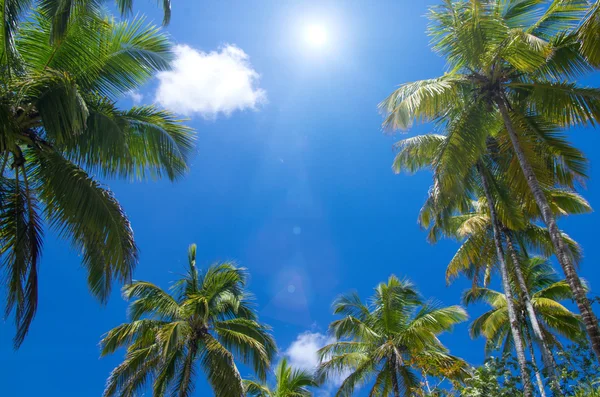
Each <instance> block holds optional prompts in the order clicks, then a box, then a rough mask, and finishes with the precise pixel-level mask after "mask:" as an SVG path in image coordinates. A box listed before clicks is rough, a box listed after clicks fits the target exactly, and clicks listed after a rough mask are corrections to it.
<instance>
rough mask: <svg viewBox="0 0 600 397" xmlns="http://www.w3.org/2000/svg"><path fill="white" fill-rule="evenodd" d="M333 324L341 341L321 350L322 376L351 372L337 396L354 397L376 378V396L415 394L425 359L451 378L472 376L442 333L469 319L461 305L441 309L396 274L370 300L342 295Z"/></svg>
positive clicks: (320, 374) (373, 388) (323, 377)
mask: <svg viewBox="0 0 600 397" xmlns="http://www.w3.org/2000/svg"><path fill="white" fill-rule="evenodd" d="M334 313H335V314H340V315H342V316H343V318H342V319H340V320H336V321H334V322H332V323H331V325H330V327H329V328H330V331H331V332H332V334H333V335H334V336H335V338H336V339H337V340H336V341H335V342H333V343H331V344H329V345H327V346H325V347H323V348H322V349H321V350H320V351H319V355H320V357H321V365H320V366H319V369H318V376H319V377H322V379H323V380H326V379H327V378H328V377H331V376H339V374H342V373H345V372H346V371H348V372H349V375H348V376H347V377H346V378H345V380H344V381H343V382H342V384H341V386H340V388H339V390H338V392H337V393H336V396H350V395H352V393H353V391H354V390H355V388H356V387H357V386H359V385H362V384H365V383H366V382H368V381H369V380H371V379H373V378H374V379H375V381H374V384H373V387H372V389H371V391H370V395H371V396H382V397H383V396H388V395H390V394H392V393H393V394H394V396H396V397H398V396H400V395H401V394H402V395H405V396H409V395H412V393H413V392H414V391H416V390H417V388H418V387H419V379H418V377H417V375H416V374H415V372H414V371H415V370H420V369H422V368H420V365H419V363H421V362H427V363H428V366H429V365H431V363H435V364H436V366H437V368H438V370H439V371H444V372H446V374H447V376H448V377H451V378H458V377H461V376H462V375H464V374H466V371H467V368H466V363H465V362H464V361H462V360H460V359H458V358H456V357H453V356H451V355H450V354H448V350H447V349H446V347H444V345H442V343H441V342H440V340H439V339H438V335H439V334H441V333H443V332H445V331H449V330H451V329H452V327H453V326H454V325H455V324H458V323H460V322H462V321H465V320H466V319H467V313H466V312H465V310H464V309H463V308H462V307H460V306H449V307H440V306H439V305H438V304H436V303H434V302H423V301H422V299H421V297H420V296H419V293H418V292H417V290H416V289H415V287H414V286H413V284H412V283H411V282H409V281H407V280H399V279H398V278H397V277H396V276H393V275H392V276H390V277H389V279H388V281H387V283H381V284H379V285H378V286H377V287H376V288H375V294H374V295H373V296H372V297H371V298H370V300H369V303H367V304H365V303H363V302H362V301H361V300H360V297H359V296H358V294H356V293H351V294H347V295H343V296H341V297H339V298H338V299H337V300H336V301H335V303H334Z"/></svg>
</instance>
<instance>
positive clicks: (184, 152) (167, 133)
mask: <svg viewBox="0 0 600 397" xmlns="http://www.w3.org/2000/svg"><path fill="white" fill-rule="evenodd" d="M7 4H10V5H13V6H15V7H16V6H18V5H19V4H20V3H19V2H14V3H11V2H8V3H7ZM21 5H22V4H21ZM7 10H8V9H3V11H7ZM25 11H27V10H25ZM15 12H16V11H15ZM5 28H6V26H5ZM51 31H52V25H51V22H50V20H49V18H48V15H47V11H45V10H44V9H39V10H37V11H34V12H32V13H30V14H28V18H27V20H26V21H24V22H22V23H20V25H19V26H18V29H16V28H15V30H14V31H12V33H11V34H12V35H13V36H11V37H12V39H11V40H12V44H13V47H12V52H11V55H10V57H11V58H10V59H7V58H4V59H3V61H2V63H1V65H2V67H1V68H0V74H1V75H2V83H0V247H1V248H0V259H1V261H2V271H3V272H4V276H5V278H6V280H8V282H7V288H8V294H7V296H8V299H7V304H6V313H7V314H10V313H11V312H14V315H15V320H16V326H17V334H16V336H15V346H16V347H18V346H19V345H20V344H21V343H22V342H23V339H24V338H25V335H26V334H27V331H28V329H29V326H30V324H31V321H32V320H33V317H34V315H35V312H36V308H37V282H38V280H37V278H38V275H37V268H38V265H39V258H40V255H41V251H42V245H43V235H42V230H43V229H44V222H47V225H48V226H49V227H50V228H51V229H53V230H54V231H55V232H57V233H58V235H60V236H61V237H62V238H64V239H66V240H68V241H69V242H70V243H71V244H72V246H73V248H75V249H76V250H78V251H80V252H81V253H82V255H81V257H82V262H83V266H84V267H85V268H86V270H87V273H88V284H89V288H90V291H91V292H92V294H93V295H94V296H96V297H97V298H98V299H99V300H100V301H102V302H105V301H106V300H107V299H108V296H109V294H110V291H111V285H112V282H113V281H115V280H116V281H119V282H129V281H130V280H131V275H132V272H133V269H134V266H135V264H136V262H137V247H136V245H135V242H134V240H133V232H132V230H131V226H130V224H129V221H128V219H127V217H126V216H125V212H124V211H123V209H122V208H121V206H120V205H119V203H118V202H117V200H116V199H115V197H114V196H113V194H112V193H111V192H110V190H108V189H107V188H105V187H103V186H102V185H101V184H100V183H98V182H97V181H96V180H94V179H93V178H92V177H91V176H90V174H89V173H93V174H96V175H100V176H103V177H125V178H130V179H132V178H148V177H160V176H163V175H164V176H167V177H169V178H170V179H176V178H178V177H179V176H181V175H183V173H184V172H185V171H186V170H187V159H188V157H189V155H190V154H191V151H192V148H193V142H194V138H193V134H192V130H191V129H189V128H188V127H186V126H184V125H183V124H182V123H181V120H179V119H177V118H176V117H175V116H174V115H173V114H171V113H170V112H168V111H165V110H163V109H159V108H156V107H155V106H136V107H133V108H131V109H128V110H123V109H120V108H119V107H118V106H117V104H116V103H117V101H118V100H119V99H120V98H122V97H123V96H124V95H125V94H126V93H127V92H129V91H131V90H136V89H138V88H140V87H141V86H142V85H143V84H145V83H146V82H147V81H148V80H149V79H150V78H151V77H152V76H153V75H154V74H155V73H156V72H157V71H160V70H165V69H166V68H167V67H168V65H169V60H170V57H171V52H170V44H169V42H168V40H167V38H166V37H165V35H164V34H162V33H161V32H160V30H159V29H157V28H156V27H154V26H151V25H148V24H146V23H145V22H144V20H143V19H141V18H136V19H134V20H132V21H128V22H116V21H114V20H113V19H112V18H110V17H109V16H107V15H105V14H103V13H102V12H100V11H98V10H96V9H85V10H80V11H79V12H78V13H77V15H74V16H73V18H72V20H71V23H70V29H69V31H68V32H67V33H65V35H64V37H63V38H62V39H61V42H60V43H57V44H56V45H50V44H49V42H50V35H51ZM5 34H8V33H6V32H5ZM5 55H6V52H5Z"/></svg>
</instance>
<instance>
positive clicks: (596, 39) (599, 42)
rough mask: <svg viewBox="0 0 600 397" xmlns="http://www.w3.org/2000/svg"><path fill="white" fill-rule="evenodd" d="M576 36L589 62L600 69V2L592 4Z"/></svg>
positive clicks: (599, 0)
mask: <svg viewBox="0 0 600 397" xmlns="http://www.w3.org/2000/svg"><path fill="white" fill-rule="evenodd" d="M576 36H577V39H578V40H579V41H580V43H581V52H582V53H583V55H584V56H585V57H586V59H587V61H588V62H590V63H591V64H592V65H594V66H595V67H597V68H598V67H600V0H596V1H595V2H591V4H590V8H589V9H588V12H587V15H586V16H585V18H584V20H583V23H582V24H581V26H580V27H579V29H578V30H577V32H576Z"/></svg>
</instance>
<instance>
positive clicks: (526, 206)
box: [381, 0, 600, 396]
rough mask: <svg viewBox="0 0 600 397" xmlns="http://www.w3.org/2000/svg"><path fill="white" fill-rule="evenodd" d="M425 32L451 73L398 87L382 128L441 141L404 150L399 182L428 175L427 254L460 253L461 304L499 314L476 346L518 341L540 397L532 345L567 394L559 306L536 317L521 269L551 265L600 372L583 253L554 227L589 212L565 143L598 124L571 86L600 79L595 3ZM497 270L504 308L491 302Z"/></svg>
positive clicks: (440, 16) (505, 6)
mask: <svg viewBox="0 0 600 397" xmlns="http://www.w3.org/2000/svg"><path fill="white" fill-rule="evenodd" d="M429 18H430V21H431V24H430V34H431V36H432V39H433V47H434V49H435V50H436V51H437V52H438V53H439V54H440V55H441V56H443V57H444V58H445V59H446V61H447V64H448V66H449V70H448V72H447V73H445V74H444V75H443V76H442V77H439V78H435V79H430V80H423V81H417V82H413V83H408V84H403V85H401V86H400V87H399V88H398V89H397V90H396V91H395V92H394V93H393V94H392V95H391V96H390V97H388V98H387V99H386V100H385V101H384V102H383V103H382V104H381V109H382V111H383V112H384V113H385V115H386V119H385V122H384V126H385V128H388V129H390V130H395V129H407V128H409V127H410V126H411V125H412V123H413V122H414V121H415V120H420V121H431V122H433V123H435V127H436V129H437V130H438V131H439V134H429V135H424V136H417V137H412V138H409V139H405V140H402V141H400V142H399V143H398V144H397V147H398V149H399V153H398V155H397V156H396V158H395V161H394V165H393V168H394V170H395V171H396V172H401V171H409V172H412V171H416V170H418V169H421V168H428V169H430V170H431V171H432V172H433V181H434V182H433V186H432V187H431V189H430V192H429V197H428V199H427V202H426V203H425V205H424V206H423V209H422V211H421V214H420V222H421V224H422V225H423V227H425V228H427V229H429V238H430V239H431V240H432V241H436V240H437V239H438V238H440V237H441V236H447V237H451V238H456V239H458V240H460V241H461V242H462V245H461V247H460V249H459V251H458V252H457V254H456V256H455V257H454V258H453V259H452V262H451V263H450V265H449V267H448V271H447V276H448V277H449V279H452V278H453V277H454V276H456V275H457V274H459V273H462V274H465V275H466V276H468V277H470V278H471V279H472V280H473V285H474V289H473V291H472V292H471V293H469V294H468V295H467V296H466V299H467V300H469V301H472V300H475V299H485V300H487V301H488V302H489V303H490V304H491V305H492V306H493V307H494V308H496V309H498V308H502V311H493V312H490V313H488V315H487V317H486V318H483V319H480V320H481V321H476V325H477V327H474V328H473V332H474V334H476V335H477V334H479V333H483V334H484V335H485V336H486V337H488V338H489V343H491V344H492V345H496V346H497V345H498V344H499V343H501V342H502V340H504V339H506V338H508V337H509V336H510V338H508V340H507V342H510V346H514V349H515V351H516V354H517V358H518V362H519V367H520V371H521V377H522V382H523V387H524V394H525V396H531V395H532V393H533V388H532V384H531V382H530V378H529V376H528V372H527V359H526V354H525V345H527V344H529V346H531V343H532V342H535V343H536V345H537V346H538V347H539V350H540V353H541V356H542V359H543V362H544V363H545V366H546V369H547V374H548V377H549V379H550V385H551V387H552V388H553V389H554V391H555V393H560V390H557V388H558V382H557V381H556V379H555V374H554V371H553V356H552V352H551V349H552V348H553V347H554V346H555V345H556V344H557V343H558V341H557V340H556V339H555V338H553V337H552V336H551V335H550V333H549V332H548V331H549V329H550V328H552V327H553V326H556V325H559V324H558V323H557V322H558V321H560V322H561V323H562V322H563V321H566V323H565V324H560V325H561V329H570V328H569V327H567V328H563V325H564V326H566V325H567V323H569V322H570V321H574V320H573V317H572V315H571V314H570V313H569V312H568V310H566V309H565V308H564V307H562V306H561V307H552V309H551V310H552V311H553V315H552V316H551V317H547V316H544V315H543V313H544V310H546V309H547V307H546V306H545V304H546V303H547V302H546V301H543V302H545V303H544V304H543V305H542V306H540V300H539V296H535V293H536V292H535V289H532V288H534V285H531V284H528V279H527V277H528V276H530V275H528V274H527V272H528V271H530V270H531V269H529V268H527V263H528V261H529V254H530V253H531V252H532V251H538V253H540V254H543V255H545V256H549V255H551V254H554V255H555V256H556V259H557V261H558V263H559V264H560V267H561V268H562V270H563V272H564V274H565V276H566V282H567V284H568V286H569V289H568V291H567V290H564V289H562V290H561V293H560V294H559V295H558V297H569V296H572V297H573V298H574V300H575V302H576V304H577V307H578V309H579V312H580V315H581V319H582V321H583V324H584V326H585V331H586V333H587V336H588V338H589V341H590V344H591V347H592V349H593V350H594V352H595V353H596V356H597V357H598V358H599V359H600V327H599V325H598V321H597V319H596V317H595V315H594V313H593V311H592V308H591V305H590V302H589V300H588V299H587V297H586V292H587V291H586V286H585V283H584V282H583V281H582V280H581V279H580V278H579V276H578V274H577V272H576V270H575V269H576V267H575V266H576V264H577V262H578V260H579V259H580V256H581V253H580V249H579V247H578V246H577V244H576V243H575V242H574V241H573V240H571V239H570V238H569V237H568V235H566V234H565V233H564V232H562V231H561V230H559V228H558V225H557V218H558V217H559V216H562V215H569V214H575V213H584V212H588V211H590V207H589V205H588V204H587V202H586V201H585V200H584V199H583V198H581V197H580V196H579V195H578V194H577V193H576V191H575V188H576V187H577V185H578V184H580V183H582V182H583V181H584V180H585V178H586V177H587V175H586V172H587V169H586V168H587V167H586V166H587V160H586V158H585V156H584V154H583V153H582V152H580V151H579V150H577V149H576V148H574V147H573V146H572V145H571V144H570V143H569V141H568V139H567V137H566V134H565V133H564V131H565V130H566V129H568V128H573V127H576V126H594V125H595V124H596V123H597V122H599V121H600V90H599V89H597V88H587V87H581V86H579V85H577V84H576V82H575V81H576V79H577V78H579V77H582V76H584V75H585V74H586V73H589V72H591V71H593V70H594V69H597V68H599V67H600V62H599V61H600V57H599V54H600V50H599V48H600V2H595V3H593V4H590V3H589V2H587V1H577V0H574V1H551V2H545V1H535V0H531V1H528V0H523V1H518V0H515V1H476V0H474V1H456V2H452V1H445V2H444V3H443V5H440V6H437V7H433V8H432V9H431V11H430V13H429ZM540 224H544V225H545V227H541V226H540ZM496 270H497V271H498V272H499V274H500V280H501V285H502V288H503V292H502V293H501V294H499V293H491V292H490V291H489V290H487V289H485V286H486V285H487V284H488V282H489V279H490V277H491V276H492V274H493V273H494V272H495V271H496ZM480 285H483V287H484V289H481V288H480V287H479V286H480ZM571 294H572V295H571ZM555 310H556V313H554V311H555ZM500 317H503V321H500ZM509 330H510V332H509ZM567 333H568V332H567ZM528 341H529V342H528ZM505 344H506V343H505ZM532 359H535V355H532ZM538 381H539V382H540V383H541V379H539V378H538ZM540 392H541V393H544V391H543V387H540Z"/></svg>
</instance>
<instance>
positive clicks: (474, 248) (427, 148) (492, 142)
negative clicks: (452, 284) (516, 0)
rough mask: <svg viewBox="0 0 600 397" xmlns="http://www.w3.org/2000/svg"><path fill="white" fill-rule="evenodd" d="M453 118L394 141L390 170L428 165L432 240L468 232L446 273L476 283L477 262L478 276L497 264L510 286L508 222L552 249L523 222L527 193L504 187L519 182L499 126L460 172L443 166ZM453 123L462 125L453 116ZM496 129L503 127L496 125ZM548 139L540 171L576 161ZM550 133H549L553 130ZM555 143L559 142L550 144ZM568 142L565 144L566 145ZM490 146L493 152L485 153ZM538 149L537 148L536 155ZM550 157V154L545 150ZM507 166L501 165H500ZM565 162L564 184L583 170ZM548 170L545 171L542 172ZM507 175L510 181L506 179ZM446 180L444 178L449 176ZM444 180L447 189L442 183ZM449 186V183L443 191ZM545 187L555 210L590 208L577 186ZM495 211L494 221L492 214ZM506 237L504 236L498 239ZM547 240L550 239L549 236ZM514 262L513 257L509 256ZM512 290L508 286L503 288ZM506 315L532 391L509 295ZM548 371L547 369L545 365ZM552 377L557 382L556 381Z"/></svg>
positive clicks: (427, 220)
mask: <svg viewBox="0 0 600 397" xmlns="http://www.w3.org/2000/svg"><path fill="white" fill-rule="evenodd" d="M490 122H491V124H489V125H487V126H485V125H484V126H485V127H487V128H489V129H491V130H496V126H495V125H494V120H493V119H490ZM454 128H455V125H454V123H448V126H446V127H445V132H446V133H447V135H436V134H430V135H422V136H416V137H412V138H408V139H404V140H402V141H400V142H399V143H398V144H397V145H396V146H397V148H398V149H399V152H398V154H397V156H396V158H395V160H394V166H393V168H394V170H395V171H396V172H401V171H409V172H415V171H417V170H419V169H421V168H424V167H431V168H433V172H434V181H435V185H434V187H433V188H432V189H431V192H430V197H429V199H428V200H427V202H426V204H425V206H424V207H423V209H422V211H421V214H420V223H421V225H422V226H424V227H426V228H429V230H430V232H429V239H430V241H432V242H435V241H437V239H438V238H439V235H440V234H442V235H446V236H449V237H453V238H456V239H458V240H463V239H464V238H465V237H466V238H467V239H466V240H465V241H464V242H463V244H462V246H461V248H460V249H459V250H458V252H457V255H455V257H454V258H453V260H452V261H451V263H450V264H449V266H448V272H447V276H448V279H450V278H452V277H455V276H456V275H457V274H458V273H460V272H463V273H465V274H467V275H468V276H470V277H472V278H473V281H474V284H477V282H478V281H479V280H478V276H479V270H481V269H483V270H484V273H485V279H487V278H489V275H490V274H491V273H490V269H492V268H494V267H495V266H496V265H498V268H499V270H500V274H501V276H502V281H503V289H504V290H507V289H508V288H509V270H508V266H507V263H506V260H505V257H504V256H505V252H506V253H508V254H509V255H510V256H511V257H514V256H515V253H516V250H515V247H514V244H512V242H511V238H509V236H511V234H510V232H509V230H510V228H509V227H507V225H509V226H510V227H512V228H513V229H518V230H519V239H520V241H522V240H523V239H525V240H526V241H527V242H528V243H529V244H532V245H534V246H535V247H536V248H542V249H543V250H545V251H544V252H548V250H550V252H549V253H548V255H550V254H552V252H553V251H552V247H550V248H549V247H548V244H547V243H548V241H549V240H548V239H547V236H546V235H547V233H544V232H543V231H541V230H540V228H539V227H537V226H536V225H534V224H532V223H530V221H531V219H532V218H533V219H535V218H536V217H537V216H538V215H537V214H538V211H537V208H535V206H533V208H532V206H531V205H529V202H530V200H528V197H527V195H520V194H517V196H523V197H522V199H521V200H516V199H515V198H514V197H511V194H510V191H509V190H507V187H506V185H507V183H508V182H511V183H512V185H514V186H515V188H516V189H519V187H520V186H519V185H523V183H522V181H519V180H518V179H517V181H516V183H515V182H514V181H510V180H511V179H513V178H512V177H507V176H508V175H512V173H511V172H510V161H509V162H508V166H507V165H506V164H505V163H506V161H504V158H503V157H506V156H505V155H503V153H502V150H501V147H502V144H501V143H498V141H499V140H500V139H501V138H502V135H501V134H502V131H499V133H496V134H494V135H492V136H490V137H488V138H487V139H486V147H488V154H485V155H484V156H482V157H481V158H480V159H474V161H475V163H474V164H469V163H468V162H467V161H463V162H462V164H461V167H462V168H463V170H468V171H469V172H466V173H465V174H464V176H463V179H462V180H461V179H457V178H456V176H455V175H454V174H453V173H451V172H447V168H448V165H447V162H449V161H450V162H451V161H452V160H451V159H448V157H447V156H446V153H447V152H448V148H449V147H450V144H449V143H448V142H449V141H451V140H452V138H453V136H452V134H453V133H454V131H455V130H454ZM459 128H461V129H462V128H463V126H461V125H460V124H459ZM501 130H503V128H502V129H501ZM540 131H542V134H545V135H546V136H547V137H549V136H548V135H549V133H550V132H551V131H552V130H540ZM548 140H549V141H550V142H549V143H548V144H546V145H548V146H546V145H543V148H544V149H546V148H550V149H551V150H550V151H549V152H550V153H552V156H546V157H548V158H546V159H544V160H543V161H541V162H540V165H541V166H540V167H539V169H540V172H541V171H545V172H544V173H545V174H548V173H550V174H554V173H555V172H556V164H575V165H577V164H578V163H581V161H582V159H583V158H582V157H581V154H580V153H579V152H578V151H576V150H574V149H571V148H568V146H566V147H565V145H564V144H562V145H558V143H560V142H552V140H551V139H548ZM554 140H556V137H554ZM557 146H561V147H557ZM566 149H569V150H566ZM492 153H493V154H492ZM540 157H542V158H543V157H544V156H540ZM552 157H554V158H552ZM505 168H506V169H505ZM573 168H574V170H571V169H570V167H569V166H566V167H564V168H563V169H561V171H560V172H559V174H560V175H558V177H557V178H556V180H557V181H558V182H560V183H563V184H567V185H571V182H572V180H573V179H575V178H583V177H584V175H585V174H584V173H583V172H582V171H583V170H582V169H578V167H577V166H575V167H573ZM548 177H549V178H552V175H550V176H548ZM506 179H509V181H506ZM448 180H450V181H448ZM448 186H451V188H450V189H448V188H447V187H448ZM448 190H449V191H448ZM546 194H547V195H548V196H549V197H551V203H552V209H553V211H555V212H557V213H561V214H563V213H581V212H586V211H589V210H590V209H589V205H588V204H587V202H586V201H585V200H583V199H582V198H581V197H580V196H578V195H577V194H575V193H573V192H571V191H569V190H563V189H546ZM491 215H494V218H496V219H495V222H492V216H491ZM563 238H564V239H566V240H567V242H568V245H569V247H570V248H572V249H573V254H578V247H577V245H576V243H574V242H573V241H572V240H571V239H569V238H568V236H563ZM505 242H506V244H505ZM550 245H551V244H550ZM513 262H514V261H513ZM514 263H516V264H515V265H513V269H514V272H515V273H516V274H517V279H521V277H519V275H520V268H519V263H518V262H514ZM522 291H523V294H522V296H521V298H523V299H524V301H525V306H526V307H527V309H528V315H529V318H530V319H531V323H532V325H533V328H534V334H535V336H536V338H537V341H538V343H539V345H540V349H541V351H542V356H543V357H544V359H545V362H546V363H548V364H549V366H552V365H551V364H552V363H551V362H550V358H549V357H550V352H549V350H548V348H547V346H546V345H545V342H544V338H543V335H542V333H541V329H540V328H539V326H538V324H537V320H536V316H535V311H534V309H533V307H532V306H531V304H530V302H529V299H528V294H527V288H526V287H525V286H523V288H522ZM511 293H512V292H510V291H509V294H511ZM508 306H509V307H508V309H509V315H510V316H511V318H513V321H512V322H510V324H511V325H512V324H515V326H514V327H511V332H512V333H513V334H514V335H515V340H516V341H517V342H516V343H515V351H516V353H517V358H518V363H519V367H520V373H521V377H522V382H523V385H524V389H525V391H526V393H532V390H531V385H530V383H529V376H528V375H527V359H526V355H525V347H524V346H523V345H522V344H521V343H519V342H520V341H521V340H522V335H520V333H521V330H520V328H519V327H518V326H517V324H516V322H517V321H518V320H519V318H518V316H517V311H516V309H515V308H514V305H512V300H509V305H508ZM550 373H551V375H552V374H553V373H554V372H553V371H551V372H550ZM553 385H558V382H557V381H554V382H553Z"/></svg>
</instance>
